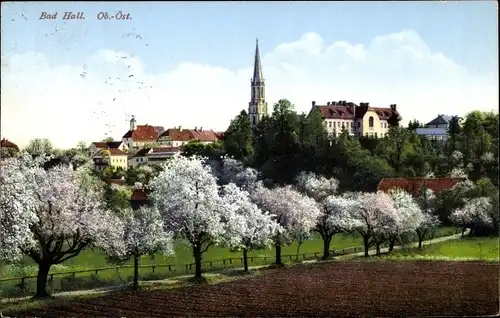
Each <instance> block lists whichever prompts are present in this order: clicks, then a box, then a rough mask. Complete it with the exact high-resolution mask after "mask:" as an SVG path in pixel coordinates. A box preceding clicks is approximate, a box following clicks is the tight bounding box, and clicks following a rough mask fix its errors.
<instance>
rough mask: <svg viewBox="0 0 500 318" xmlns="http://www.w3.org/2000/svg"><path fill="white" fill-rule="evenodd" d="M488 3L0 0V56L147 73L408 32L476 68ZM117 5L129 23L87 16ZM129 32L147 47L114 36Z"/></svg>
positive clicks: (493, 43)
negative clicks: (132, 62) (111, 62)
mask: <svg viewBox="0 0 500 318" xmlns="http://www.w3.org/2000/svg"><path fill="white" fill-rule="evenodd" d="M496 6H497V4H496V2H495V1H460V2H431V1H428V2H426V1H421V2H361V1H360V2H329V3H327V2H309V3H287V2H272V3H271V2H252V3H237V2H235V3H222V2H198V3H197V2H183V3H182V2H177V3H173V2H164V3H159V2H140V3H95V2H93V3H92V2H91V3H81V4H74V3H63V2H60V3H55V2H50V3H48V2H47V3H31V2H22V3H2V55H7V56H8V55H9V54H13V53H17V52H23V51H27V50H34V51H39V52H42V53H44V54H46V55H47V56H48V57H49V59H50V60H51V61H55V60H58V61H61V59H62V60H63V61H66V60H67V59H69V60H72V61H78V62H83V60H84V58H85V57H86V56H88V55H89V54H91V53H92V52H94V51H96V50H98V49H114V50H124V51H129V52H133V53H134V54H137V55H139V56H141V58H142V59H143V60H144V61H145V62H146V64H147V65H148V66H151V65H154V68H155V69H154V70H152V69H150V70H148V71H151V72H155V71H157V72H161V71H165V70H169V69H170V68H173V67H174V66H175V65H176V64H178V63H179V62H182V61H196V62H199V63H202V64H210V65H215V66H223V67H226V68H230V69H235V68H242V67H246V66H248V64H249V56H251V54H252V50H253V46H254V39H255V37H259V39H260V46H261V51H262V52H266V51H268V50H271V49H272V48H274V47H275V46H276V45H278V44H280V43H282V42H287V41H292V40H295V39H297V38H299V37H300V36H301V35H302V34H303V33H305V32H316V33H318V34H320V35H321V36H322V37H323V39H324V40H325V42H326V43H331V42H334V41H347V42H349V43H355V44H358V43H359V44H364V45H367V44H369V42H370V40H371V39H372V38H373V37H375V36H377V35H382V34H387V33H391V32H397V31H400V30H402V29H412V30H415V31H417V32H418V34H419V35H420V36H421V38H422V39H423V40H424V41H425V42H426V43H427V44H428V45H429V46H430V47H431V48H432V49H433V50H435V51H439V52H442V53H444V54H445V55H446V56H448V57H450V58H452V59H453V60H454V61H455V62H457V63H458V64H461V65H464V66H466V67H467V68H469V69H470V71H472V72H484V71H487V70H489V69H491V68H494V67H497V65H498V36H497V8H496ZM119 10H121V11H123V12H129V13H130V14H131V16H132V18H133V20H129V21H104V20H101V21H99V20H97V19H96V16H97V13H99V12H100V11H103V12H110V13H112V12H116V11H119ZM42 11H46V12H60V13H59V14H61V13H62V12H64V11H75V12H78V11H82V12H84V14H85V16H86V20H85V21H66V22H65V21H63V20H57V21H50V20H38V17H39V16H40V12H42ZM20 14H24V16H25V17H26V18H27V20H24V19H23V18H22V17H21V16H20ZM12 19H15V21H12ZM56 25H58V26H59V27H60V28H62V29H65V30H67V32H69V33H71V35H68V36H67V37H68V40H65V41H63V40H59V41H58V38H57V36H45V34H51V33H53V32H54V28H55V26H56ZM134 29H135V33H138V34H140V35H141V36H143V37H146V38H147V40H145V41H146V42H147V43H148V46H144V45H137V41H131V40H130V39H129V38H124V37H123V36H122V35H123V34H126V33H130V32H132V31H133V30H134Z"/></svg>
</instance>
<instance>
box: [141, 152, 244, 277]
mask: <svg viewBox="0 0 500 318" xmlns="http://www.w3.org/2000/svg"><path fill="white" fill-rule="evenodd" d="M150 189H151V190H152V192H151V199H152V200H153V202H154V205H155V206H156V207H157V208H158V210H159V211H160V213H161V216H162V219H163V223H164V226H165V228H166V229H167V230H168V231H171V232H173V233H176V234H178V235H180V236H181V237H183V238H184V239H186V240H187V241H188V242H189V243H190V244H191V247H192V249H193V257H194V260H195V277H196V278H197V279H200V278H201V274H202V273H201V260H202V255H203V253H205V252H206V251H207V250H208V248H209V247H210V246H212V245H213V244H223V243H225V242H228V241H230V242H235V241H238V237H231V238H229V240H228V237H227V229H228V224H227V223H228V222H231V221H234V220H235V219H236V218H234V217H233V216H232V215H230V214H231V212H232V208H231V207H230V206H228V204H226V203H225V202H224V200H223V198H222V197H221V195H220V194H219V188H218V185H217V179H216V177H215V176H214V175H213V174H212V172H211V168H210V167H209V166H207V165H206V164H205V162H204V159H202V158H200V157H197V156H192V157H183V156H179V155H177V156H175V157H173V158H172V159H171V160H170V161H169V162H168V163H166V164H165V165H164V168H163V171H161V172H160V173H159V175H158V176H157V177H156V178H154V179H153V180H151V182H150ZM231 228H232V227H231ZM232 232H236V231H232Z"/></svg>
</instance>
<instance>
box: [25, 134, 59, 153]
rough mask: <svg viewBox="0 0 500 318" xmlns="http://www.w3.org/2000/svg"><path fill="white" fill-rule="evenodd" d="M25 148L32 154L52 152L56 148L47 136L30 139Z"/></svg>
mask: <svg viewBox="0 0 500 318" xmlns="http://www.w3.org/2000/svg"><path fill="white" fill-rule="evenodd" d="M25 150H26V151H27V152H28V153H29V154H30V155H32V156H40V155H44V154H51V153H52V152H53V150H54V146H53V145H52V142H51V141H50V140H49V139H47V138H35V139H32V140H30V142H29V143H28V146H26V148H25Z"/></svg>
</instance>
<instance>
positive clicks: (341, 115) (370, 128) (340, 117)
mask: <svg viewBox="0 0 500 318" xmlns="http://www.w3.org/2000/svg"><path fill="white" fill-rule="evenodd" d="M314 109H318V110H319V111H320V113H321V115H322V116H323V119H324V125H325V127H326V130H327V131H328V133H329V134H331V135H332V136H334V137H338V136H339V135H340V134H341V133H342V131H347V133H348V134H349V135H351V136H356V137H361V136H370V137H375V138H382V137H384V136H385V135H386V134H387V133H388V131H389V123H388V121H389V118H391V116H396V118H398V119H401V116H400V114H399V113H398V111H397V105H396V104H392V105H390V106H389V107H373V106H370V104H369V103H360V104H359V105H356V104H355V103H353V102H347V101H339V102H327V103H326V105H316V102H315V101H313V102H312V108H311V111H313V110H314Z"/></svg>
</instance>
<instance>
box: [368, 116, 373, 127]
mask: <svg viewBox="0 0 500 318" xmlns="http://www.w3.org/2000/svg"><path fill="white" fill-rule="evenodd" d="M368 127H370V128H373V116H370V118H368Z"/></svg>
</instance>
